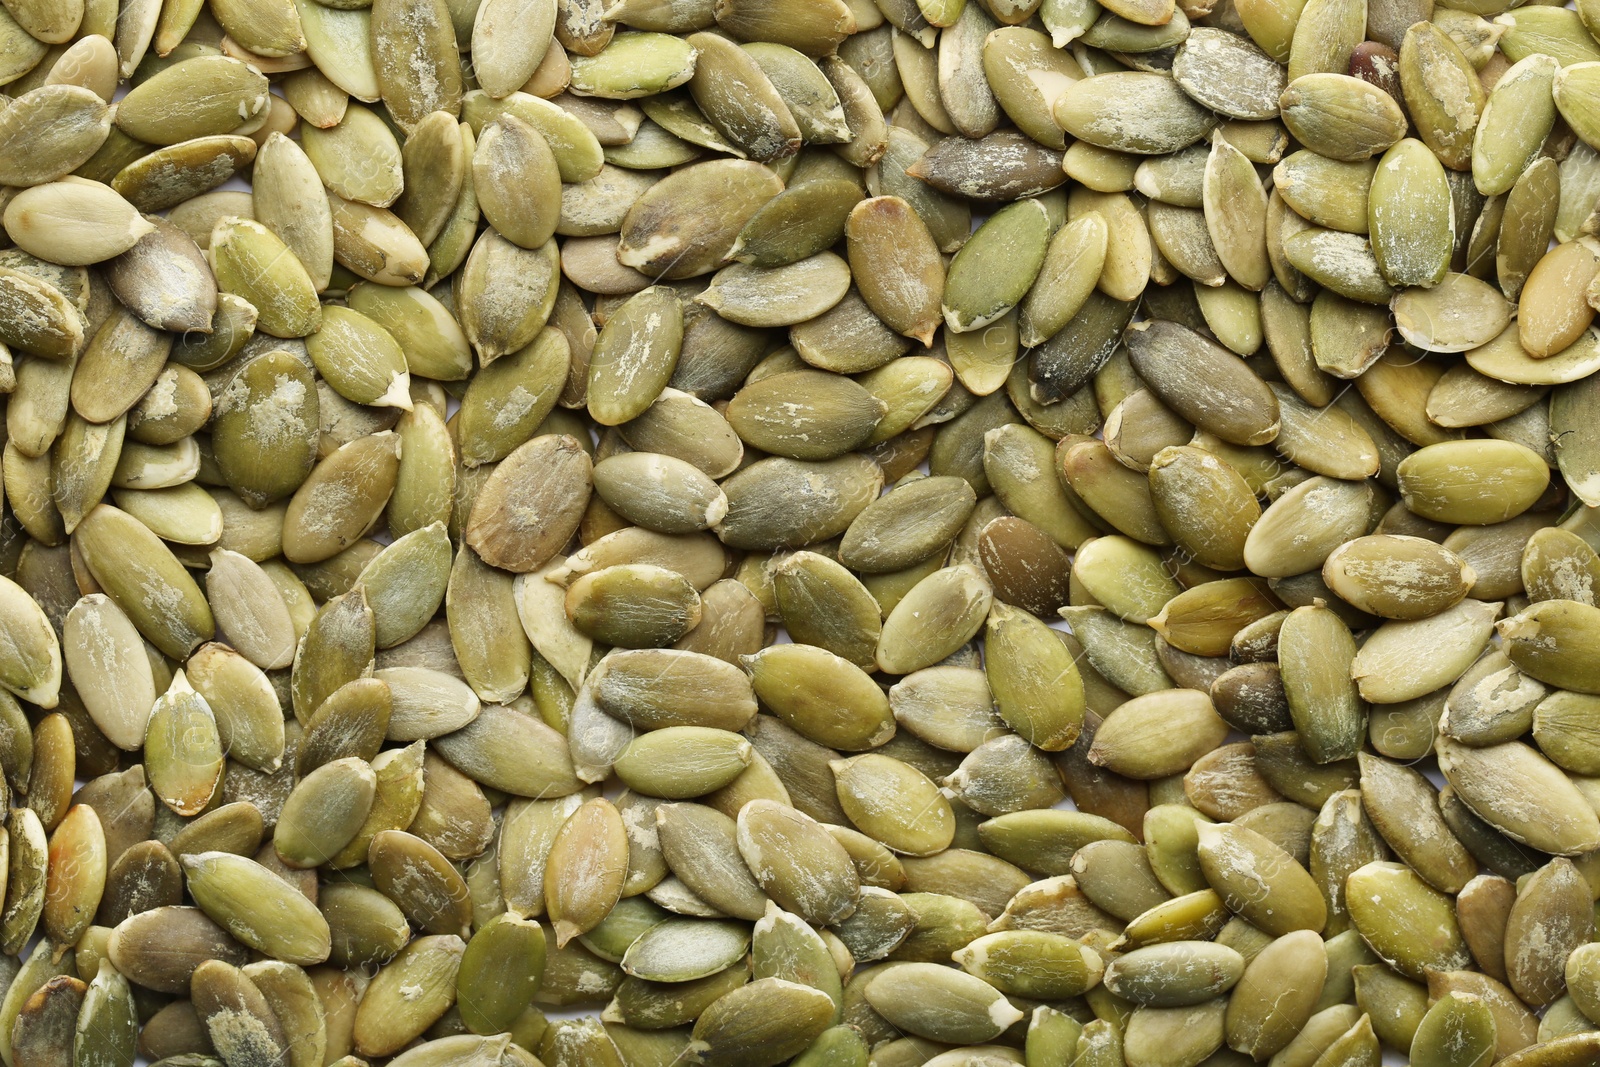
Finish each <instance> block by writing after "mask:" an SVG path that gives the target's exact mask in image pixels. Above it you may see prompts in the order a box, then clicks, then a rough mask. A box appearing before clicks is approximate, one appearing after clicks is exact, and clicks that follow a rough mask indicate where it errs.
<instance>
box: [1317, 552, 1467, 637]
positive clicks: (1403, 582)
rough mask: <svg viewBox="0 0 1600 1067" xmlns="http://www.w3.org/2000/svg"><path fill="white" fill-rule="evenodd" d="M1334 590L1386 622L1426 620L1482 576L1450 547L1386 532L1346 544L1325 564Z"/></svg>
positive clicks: (1323, 572) (1324, 576)
mask: <svg viewBox="0 0 1600 1067" xmlns="http://www.w3.org/2000/svg"><path fill="white" fill-rule="evenodd" d="M1322 576H1323V580H1324V581H1325V582H1327V583H1328V587H1329V588H1330V589H1332V590H1333V591H1334V592H1336V593H1338V594H1339V595H1340V596H1341V597H1343V598H1344V599H1345V600H1346V601H1348V602H1349V603H1351V604H1353V605H1354V606H1356V607H1358V608H1360V609H1361V610H1362V611H1367V612H1370V613H1372V614H1374V615H1379V616H1382V617H1383V618H1386V619H1424V618H1427V617H1429V616H1431V615H1435V614H1437V613H1438V612H1440V611H1443V610H1445V609H1446V608H1449V607H1451V606H1452V605H1454V604H1455V603H1458V602H1459V601H1460V599H1461V598H1462V597H1464V596H1466V594H1467V591H1468V590H1469V589H1471V587H1472V583H1473V582H1474V581H1475V580H1476V578H1477V574H1476V573H1475V572H1474V571H1473V570H1472V568H1471V567H1469V566H1467V564H1466V562H1465V561H1464V560H1462V559H1461V557H1459V556H1457V555H1456V554H1455V553H1453V552H1451V551H1449V550H1448V549H1446V548H1444V547H1442V546H1440V545H1437V544H1435V543H1433V542H1432V541H1428V540H1425V539H1423V538H1420V537H1403V536H1396V535H1393V534H1380V535H1374V536H1370V537H1358V538H1356V539H1355V540H1353V541H1347V542H1345V543H1344V544H1343V545H1340V546H1339V547H1338V548H1337V549H1335V550H1334V552H1333V553H1332V554H1331V555H1330V556H1329V557H1328V559H1327V561H1326V562H1324V564H1323V567H1322Z"/></svg>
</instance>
